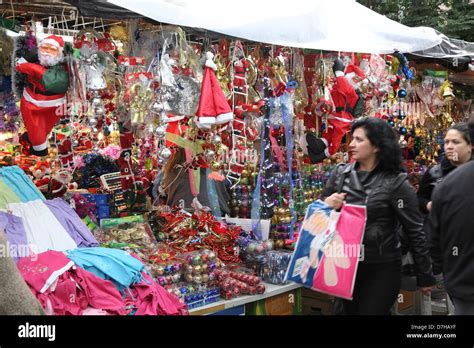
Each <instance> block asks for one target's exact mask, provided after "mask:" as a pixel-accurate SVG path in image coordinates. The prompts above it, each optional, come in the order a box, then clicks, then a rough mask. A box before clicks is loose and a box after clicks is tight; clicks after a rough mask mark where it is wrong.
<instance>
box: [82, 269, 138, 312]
mask: <svg viewBox="0 0 474 348" xmlns="http://www.w3.org/2000/svg"><path fill="white" fill-rule="evenodd" d="M73 278H74V279H75V280H76V282H77V283H78V284H79V286H80V287H81V288H82V289H83V291H84V294H85V296H86V298H87V301H88V303H89V305H90V306H91V307H94V308H96V309H103V310H106V311H107V312H108V313H109V314H115V315H127V314H128V312H129V311H127V310H126V309H125V307H126V305H125V302H124V300H123V299H122V295H121V294H120V292H119V291H118V290H117V288H116V287H115V285H114V284H113V283H112V282H111V281H110V280H104V279H102V278H99V277H97V276H96V275H95V274H93V273H91V272H89V271H86V270H84V269H82V268H80V267H77V268H76V269H75V272H74V274H73Z"/></svg>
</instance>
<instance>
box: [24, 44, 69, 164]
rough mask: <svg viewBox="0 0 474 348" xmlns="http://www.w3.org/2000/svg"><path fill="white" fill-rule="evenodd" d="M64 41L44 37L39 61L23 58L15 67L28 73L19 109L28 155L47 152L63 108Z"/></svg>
mask: <svg viewBox="0 0 474 348" xmlns="http://www.w3.org/2000/svg"><path fill="white" fill-rule="evenodd" d="M63 48H64V41H63V39H62V38H61V37H59V36H55V35H51V36H48V37H46V38H45V39H43V41H41V43H40V45H39V47H38V58H39V62H37V63H32V62H28V61H26V60H25V59H24V58H23V57H22V58H20V59H19V60H18V62H17V63H16V69H17V70H18V71H19V72H20V73H23V74H25V75H27V84H26V87H25V89H24V90H23V96H22V98H21V104H20V111H21V116H22V118H23V123H24V124H25V127H26V131H27V132H26V133H24V134H23V135H22V136H21V142H22V145H23V146H24V152H25V149H26V152H29V154H31V155H36V156H46V155H47V154H48V136H49V133H50V132H51V130H52V129H53V127H54V125H55V124H56V123H57V122H58V120H59V119H60V117H61V115H62V114H63V112H64V110H65V103H66V97H65V93H66V91H67V89H68V85H69V74H68V72H67V70H66V68H65V67H64V66H63V64H61V62H62V60H63V58H64V55H63Z"/></svg>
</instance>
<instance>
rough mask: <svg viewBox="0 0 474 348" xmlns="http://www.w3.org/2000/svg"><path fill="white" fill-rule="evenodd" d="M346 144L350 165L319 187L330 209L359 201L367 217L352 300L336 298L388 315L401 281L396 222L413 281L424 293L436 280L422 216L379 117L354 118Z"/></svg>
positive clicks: (346, 306) (353, 308)
mask: <svg viewBox="0 0 474 348" xmlns="http://www.w3.org/2000/svg"><path fill="white" fill-rule="evenodd" d="M351 133H352V141H351V143H350V145H349V150H350V152H351V156H352V159H354V160H355V162H354V163H352V164H347V165H338V166H337V167H336V169H335V171H334V172H333V174H332V175H331V177H330V179H329V180H328V183H327V184H326V187H325V189H324V192H323V197H326V198H325V202H326V203H327V204H328V205H329V206H330V207H332V208H334V209H339V208H341V206H342V204H343V203H344V202H346V203H348V204H357V205H365V206H366V207H367V221H366V227H365V231H364V238H363V241H362V243H363V245H364V248H363V251H364V255H363V257H364V258H363V260H360V261H359V266H358V270H357V275H356V279H355V285H354V292H353V300H352V301H349V300H338V301H340V302H342V306H343V312H344V314H350V315H388V314H389V313H390V309H391V307H392V306H393V304H394V303H395V301H396V299H397V296H398V294H399V291H400V286H401V276H402V272H401V250H400V238H399V233H398V230H399V225H400V224H401V225H402V227H403V229H404V231H405V233H406V235H407V239H408V242H409V246H410V250H412V252H413V258H414V261H415V270H416V276H417V285H418V287H419V288H420V290H421V291H422V292H423V293H425V294H429V292H430V290H431V287H432V286H433V285H435V284H436V281H435V279H434V277H433V272H432V268H431V259H430V257H429V250H428V244H427V242H426V239H425V235H424V232H423V218H422V216H421V214H420V210H419V208H418V200H417V197H416V193H415V191H414V189H413V187H412V186H411V185H410V183H409V182H408V179H407V174H406V173H404V170H403V167H402V155H401V150H400V147H399V145H398V139H397V136H396V134H395V132H394V131H393V130H392V128H391V127H390V126H389V125H388V124H387V122H384V121H383V120H381V119H377V118H373V117H368V118H362V119H359V120H357V121H356V122H355V123H354V124H353V125H352V128H351Z"/></svg>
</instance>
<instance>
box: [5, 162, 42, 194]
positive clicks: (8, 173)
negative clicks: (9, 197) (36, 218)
mask: <svg viewBox="0 0 474 348" xmlns="http://www.w3.org/2000/svg"><path fill="white" fill-rule="evenodd" d="M0 179H1V180H3V182H4V183H5V185H7V186H8V187H9V188H10V189H11V190H12V191H13V192H14V193H15V194H16V195H17V196H18V198H19V199H20V200H21V201H22V202H30V201H34V200H37V199H41V200H44V196H43V194H42V193H41V192H40V190H38V188H37V187H36V186H35V185H34V184H33V182H32V181H31V180H30V178H28V176H26V174H25V172H24V171H23V170H21V168H20V167H18V166H11V167H2V168H0Z"/></svg>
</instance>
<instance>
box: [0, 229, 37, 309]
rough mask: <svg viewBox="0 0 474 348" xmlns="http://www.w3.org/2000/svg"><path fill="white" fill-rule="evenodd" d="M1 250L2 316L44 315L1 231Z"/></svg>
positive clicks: (0, 289)
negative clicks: (11, 254) (10, 253)
mask: <svg viewBox="0 0 474 348" xmlns="http://www.w3.org/2000/svg"><path fill="white" fill-rule="evenodd" d="M0 250H1V252H2V254H3V255H0V315H43V314H44V311H43V308H42V307H41V305H40V303H39V302H38V300H37V299H36V297H35V295H33V292H32V291H31V290H30V288H29V287H28V285H27V284H26V283H25V281H24V280H23V277H22V276H21V274H20V272H19V271H18V268H16V264H15V262H14V261H13V259H12V258H11V257H10V256H9V255H8V253H9V247H8V243H7V239H6V236H5V233H4V232H3V231H1V230H0Z"/></svg>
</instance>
